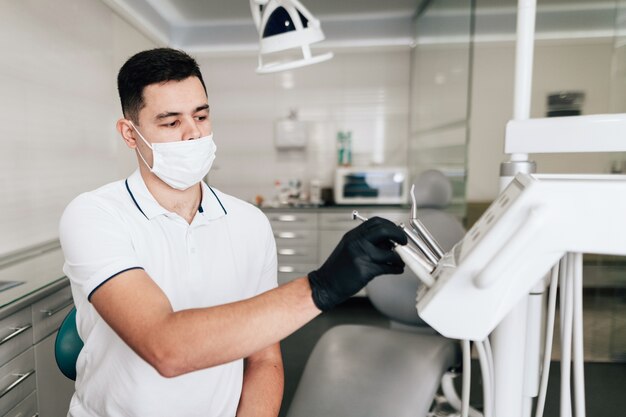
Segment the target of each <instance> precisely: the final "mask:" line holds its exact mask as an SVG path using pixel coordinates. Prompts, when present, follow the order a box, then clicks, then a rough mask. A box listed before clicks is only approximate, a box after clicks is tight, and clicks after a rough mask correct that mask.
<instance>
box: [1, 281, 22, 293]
mask: <svg viewBox="0 0 626 417" xmlns="http://www.w3.org/2000/svg"><path fill="white" fill-rule="evenodd" d="M23 283H24V281H0V292H2V291H5V290H8V289H9V288H13V287H17V286H18V285H22V284H23Z"/></svg>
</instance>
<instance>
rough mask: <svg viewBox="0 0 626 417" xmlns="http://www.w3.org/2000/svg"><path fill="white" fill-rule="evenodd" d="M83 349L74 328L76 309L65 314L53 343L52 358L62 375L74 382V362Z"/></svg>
mask: <svg viewBox="0 0 626 417" xmlns="http://www.w3.org/2000/svg"><path fill="white" fill-rule="evenodd" d="M82 348H83V341H82V340H81V338H80V336H79V335H78V329H77V328H76V307H74V308H72V309H71V310H70V312H69V313H68V314H67V316H66V317H65V319H64V320H63V323H61V327H59V332H58V333H57V337H56V340H55V342H54V358H55V359H56V362H57V366H58V367H59V370H60V371H61V373H63V375H65V376H66V377H68V378H69V379H71V380H72V381H76V360H77V359H78V354H79V353H80V351H81V349H82Z"/></svg>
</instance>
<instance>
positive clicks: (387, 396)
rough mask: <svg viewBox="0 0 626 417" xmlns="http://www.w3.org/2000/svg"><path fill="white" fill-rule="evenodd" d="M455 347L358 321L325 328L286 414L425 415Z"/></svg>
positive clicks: (303, 416)
mask: <svg viewBox="0 0 626 417" xmlns="http://www.w3.org/2000/svg"><path fill="white" fill-rule="evenodd" d="M457 354H458V349H456V345H455V344H454V343H453V342H451V341H449V340H446V339H444V338H442V337H440V336H437V335H424V334H419V333H412V332H402V331H398V330H392V329H384V328H377V327H371V326H361V325H343V326H337V327H334V328H332V329H331V330H329V331H328V332H326V333H325V334H324V336H322V338H321V339H320V341H319V342H318V343H317V345H316V347H315V349H314V350H313V353H311V356H310V357H309V360H308V362H307V364H306V368H305V370H304V374H303V376H302V379H301V381H300V384H299V385H298V390H297V392H296V394H295V396H294V398H293V401H292V403H291V407H290V408H289V412H288V414H287V416H288V417H368V416H371V417H381V416H394V417H405V416H406V417H424V416H426V414H427V412H428V410H429V408H430V406H431V404H432V401H433V398H434V395H435V393H436V391H437V388H438V387H439V382H440V380H441V376H442V375H443V373H444V372H445V371H446V370H447V369H448V367H449V366H450V365H451V364H454V363H457V359H458V358H457Z"/></svg>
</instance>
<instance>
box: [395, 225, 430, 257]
mask: <svg viewBox="0 0 626 417" xmlns="http://www.w3.org/2000/svg"><path fill="white" fill-rule="evenodd" d="M400 227H401V228H402V230H403V231H404V234H406V236H407V237H408V238H409V240H410V241H411V242H413V244H414V245H415V246H417V249H419V251H420V252H421V253H422V254H423V255H424V256H425V257H426V259H428V261H429V262H430V263H431V264H432V265H431V266H433V267H434V266H435V265H437V262H439V259H437V257H436V256H435V254H433V252H432V251H431V250H430V247H429V246H428V244H427V243H426V242H424V241H423V240H422V239H421V238H420V237H419V236H418V235H417V234H416V233H415V232H413V231H412V230H411V229H409V228H408V227H406V226H405V225H404V223H400Z"/></svg>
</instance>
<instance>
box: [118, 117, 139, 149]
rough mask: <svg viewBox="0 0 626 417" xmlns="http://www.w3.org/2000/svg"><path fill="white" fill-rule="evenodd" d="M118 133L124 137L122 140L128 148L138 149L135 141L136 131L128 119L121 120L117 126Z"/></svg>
mask: <svg viewBox="0 0 626 417" xmlns="http://www.w3.org/2000/svg"><path fill="white" fill-rule="evenodd" d="M116 127H117V131H118V132H120V135H122V139H124V142H126V146H128V147H129V148H131V149H136V148H137V141H136V139H135V130H134V129H133V127H132V126H131V124H130V122H129V121H128V119H123V118H122V119H119V120H118V121H117V124H116Z"/></svg>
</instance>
